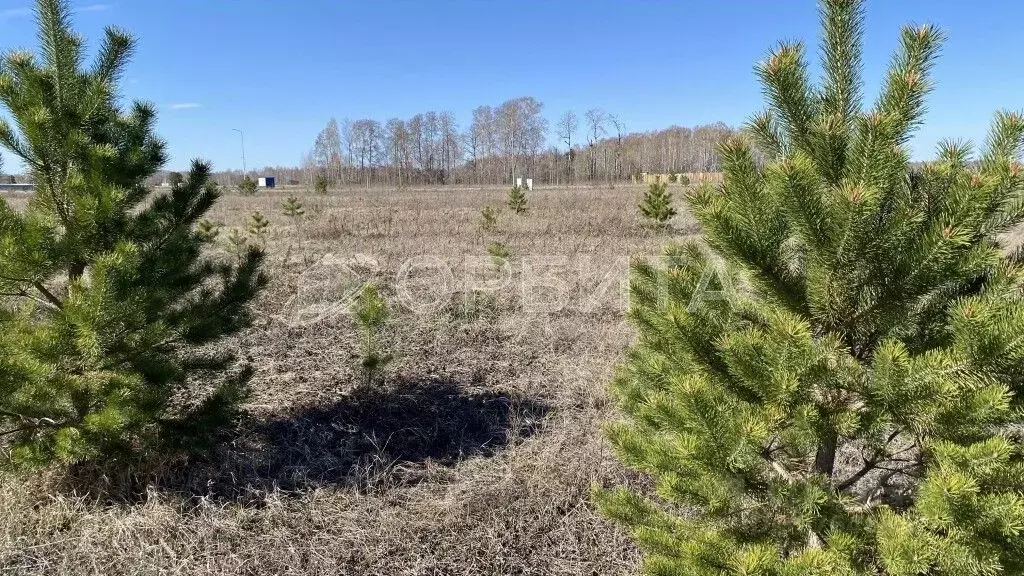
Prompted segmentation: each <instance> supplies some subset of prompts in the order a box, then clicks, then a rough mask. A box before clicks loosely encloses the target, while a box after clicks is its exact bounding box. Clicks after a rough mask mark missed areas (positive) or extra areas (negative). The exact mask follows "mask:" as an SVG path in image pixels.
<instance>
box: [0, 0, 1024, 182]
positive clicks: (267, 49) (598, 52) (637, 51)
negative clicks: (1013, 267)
mask: <svg viewBox="0 0 1024 576" xmlns="http://www.w3.org/2000/svg"><path fill="white" fill-rule="evenodd" d="M30 5H31V2H30V1H29V0H0V38H3V40H2V41H0V45H3V46H5V47H8V48H10V47H28V48H34V46H35V40H34V33H35V32H34V28H33V24H32V17H31V15H30V10H29V6H30ZM74 5H75V7H76V11H77V14H76V17H75V22H76V26H77V28H78V29H79V30H80V31H81V33H83V34H84V35H85V36H86V38H88V39H89V40H90V45H91V46H95V45H96V41H97V40H98V38H99V36H100V34H101V31H102V28H103V26H104V25H107V24H116V25H118V26H121V27H124V28H127V29H128V30H130V31H131V32H133V33H134V34H135V35H136V36H137V37H138V40H139V45H138V53H137V55H136V57H135V59H134V61H133V63H132V65H131V66H130V68H129V70H128V73H127V75H126V77H125V84H124V93H125V94H126V95H127V96H128V97H132V98H142V99H146V100H149V101H152V102H154V103H155V104H157V105H158V106H159V107H160V122H159V132H160V134H161V136H163V137H164V138H166V139H167V140H168V141H169V143H170V152H171V156H172V159H171V163H170V166H169V167H171V168H183V167H185V166H186V165H187V163H188V161H189V159H191V158H193V157H201V158H205V159H209V160H212V161H213V162H214V163H215V166H216V167H217V168H222V169H223V168H238V167H240V165H241V159H240V154H239V142H238V140H239V139H238V134H237V133H234V132H232V129H233V128H240V129H242V130H244V131H245V136H246V153H247V157H248V165H249V167H250V168H252V167H256V166H264V165H274V164H286V165H294V164H297V163H298V162H299V160H300V157H301V154H302V153H303V151H305V150H308V149H309V148H310V147H311V144H312V141H313V139H314V138H315V136H316V134H317V132H319V130H320V129H321V128H322V127H323V126H324V124H326V122H327V120H329V119H330V118H331V117H332V116H333V117H337V118H338V119H339V120H340V119H342V118H345V117H348V118H353V119H356V118H376V119H378V120H380V121H382V122H383V121H385V120H387V119H388V118H390V117H401V118H407V117H409V116H411V115H413V114H415V113H417V112H422V111H426V110H431V109H433V110H446V109H447V110H451V111H453V112H454V113H455V115H456V117H457V118H458V120H459V122H460V125H461V126H463V127H465V126H466V125H467V124H468V122H469V119H470V112H471V110H472V109H473V108H474V107H476V106H478V105H481V104H491V105H497V104H500V103H501V102H502V101H503V100H506V99H509V98H513V97H517V96H526V95H529V96H534V97H536V98H538V99H539V100H541V101H542V102H543V103H544V109H545V114H546V115H547V116H548V118H549V119H551V120H552V122H553V120H554V119H555V118H557V117H558V116H559V115H561V114H562V113H563V112H564V111H565V110H567V109H573V110H575V111H577V112H578V113H580V114H582V112H584V111H585V110H586V109H588V108H592V107H599V108H602V109H604V110H606V111H607V112H609V113H612V114H615V115H617V116H618V117H619V118H620V119H621V120H622V121H623V122H624V123H625V126H626V128H627V130H629V131H635V130H650V129H656V128H662V127H666V126H669V125H672V124H679V125H684V126H686V125H695V124H701V123H708V122H714V121H719V120H721V121H723V122H726V123H728V124H731V125H738V124H740V123H741V122H742V121H743V120H744V119H745V118H747V117H748V116H749V115H750V114H751V113H752V112H753V111H755V110H756V109H758V108H760V106H761V96H760V92H759V88H758V86H757V83H756V82H755V79H754V77H753V74H752V66H753V64H754V62H755V61H757V60H758V59H760V58H761V57H762V56H763V55H764V54H765V52H766V50H767V49H768V48H770V47H771V46H772V45H773V44H774V43H775V42H776V41H778V40H780V39H802V40H805V41H807V42H808V43H809V44H810V45H811V46H814V45H815V42H816V35H817V10H816V4H815V2H814V0H775V1H769V0H763V1H762V0H742V1H741V0H699V1H698V0H692V1H678V0H677V1H667V0H666V1H653V0H649V1H641V0H619V1H610V0H586V1H582V0H576V1H570V0H516V1H512V0H506V1H502V2H498V1H496V0H361V1H355V0H337V1H329V0H173V1H165V0H130V1H129V0H76V1H75V4H74ZM1022 20H1024V2H1021V1H1019V0H978V1H974V2H963V1H961V0H900V1H890V0H871V1H869V3H868V20H867V38H866V49H865V79H866V80H867V82H868V90H869V92H868V94H869V96H870V97H871V98H873V97H874V94H875V93H876V90H877V88H878V84H879V80H880V78H881V75H882V73H883V71H884V69H885V65H886V63H887V61H888V58H889V55H890V54H891V52H892V50H893V48H894V47H895V46H896V41H897V34H898V28H899V26H900V25H901V24H903V23H906V22H917V23H920V22H932V23H935V24H938V25H939V26H940V27H941V28H942V29H944V30H945V31H946V33H947V34H948V36H949V40H948V41H947V43H946V45H945V48H944V51H943V56H942V58H941V60H940V62H939V65H938V66H937V68H936V71H935V78H936V80H937V87H936V90H935V92H934V93H933V95H932V97H931V98H930V99H929V114H928V118H927V120H926V126H925V127H924V128H923V129H922V130H921V131H920V132H919V134H918V137H917V138H916V139H915V140H914V142H913V153H914V156H915V157H916V158H926V157H929V156H930V155H931V153H932V150H933V149H934V145H935V143H936V142H937V141H938V140H940V139H942V138H945V137H962V138H970V139H973V140H975V141H976V142H978V141H980V140H981V139H982V138H983V137H984V135H985V131H986V128H987V126H988V122H989V120H990V119H991V115H992V112H993V111H994V110H996V109H998V108H1013V109H1020V108H1022V107H1024V49H1021V47H1020V44H1019V40H1020V32H1019V24H1020V22H1021V21H1022Z"/></svg>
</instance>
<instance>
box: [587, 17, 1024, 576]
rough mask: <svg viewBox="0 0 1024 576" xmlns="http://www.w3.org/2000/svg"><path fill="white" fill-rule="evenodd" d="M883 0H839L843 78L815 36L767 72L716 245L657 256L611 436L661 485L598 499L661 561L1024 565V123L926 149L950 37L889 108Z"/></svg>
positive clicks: (773, 60) (710, 238)
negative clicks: (922, 152)
mask: <svg viewBox="0 0 1024 576" xmlns="http://www.w3.org/2000/svg"><path fill="white" fill-rule="evenodd" d="M863 6H864V2H862V1H857V0H825V1H823V2H822V8H821V9H822V12H823V13H822V17H821V22H822V29H823V46H822V50H821V52H822V58H821V66H820V68H821V70H822V73H821V74H822V81H821V84H820V86H819V85H815V83H813V82H812V80H811V70H812V64H811V63H810V62H808V59H807V57H806V56H805V54H804V49H803V45H802V44H800V43H783V44H780V45H779V46H778V47H777V48H775V49H774V50H773V51H772V53H771V54H769V56H768V57H767V58H765V59H764V60H763V61H762V62H761V63H760V64H759V65H758V67H757V74H758V76H759V77H760V79H761V82H762V83H763V84H764V94H766V98H767V100H768V102H767V108H766V110H765V111H764V112H761V113H760V114H757V115H755V116H754V117H753V119H752V120H751V122H750V125H749V126H748V129H749V130H748V135H746V136H745V137H742V138H735V139H732V140H729V141H728V142H726V143H725V144H723V145H722V146H721V148H720V150H719V158H720V161H721V164H722V168H723V172H724V181H723V182H722V183H721V184H720V185H715V186H712V185H710V184H704V185H703V186H701V187H700V188H698V189H697V190H695V191H692V192H690V193H689V195H688V200H689V204H690V206H692V209H693V213H694V215H695V217H696V218H697V220H698V221H699V222H700V225H701V230H702V235H703V238H702V239H701V240H700V241H691V242H689V243H687V244H685V245H683V246H675V247H671V248H669V249H668V250H667V251H666V255H665V262H664V265H663V266H656V265H652V264H650V263H646V262H638V263H636V264H635V265H634V267H633V276H632V279H631V282H630V294H631V306H630V311H629V317H630V319H631V321H632V323H633V325H634V326H635V327H636V329H637V333H638V337H637V341H636V343H635V344H634V345H633V346H632V348H631V349H630V351H629V353H628V355H627V357H626V361H625V364H624V365H623V366H622V367H621V369H620V370H619V371H618V373H617V376H616V378H615V380H614V383H613V386H612V392H613V397H614V399H615V401H616V403H617V405H618V407H619V408H620V409H621V411H622V416H623V418H622V419H621V420H620V421H618V422H616V423H614V424H612V425H611V427H610V438H611V441H612V444H613V445H614V446H615V448H616V450H617V452H618V454H619V455H620V456H621V458H622V459H623V460H624V461H625V462H626V463H628V464H629V465H630V466H633V467H635V468H637V469H638V470H640V471H643V472H644V473H647V474H650V475H651V476H653V480H654V485H655V487H656V492H657V498H651V497H648V495H647V494H642V493H638V492H637V491H634V490H631V489H620V490H614V491H608V492H599V493H598V494H599V496H598V501H599V504H600V507H601V509H602V510H603V511H604V513H605V514H607V515H609V516H611V517H612V518H614V519H616V520H618V521H620V522H621V523H623V524H624V525H625V526H627V527H629V528H630V529H631V531H632V532H633V534H634V535H635V537H636V538H637V540H638V541H639V544H640V547H641V549H642V550H643V552H644V569H645V571H646V572H647V573H648V574H658V575H663V574H665V575H667V574H678V575H684V574H685V575H694V576H697V575H715V576H725V575H729V576H740V575H745V576H750V575H760V576H769V575H770V576H784V575H797V574H799V575H802V576H839V575H844V576H883V575H884V576H940V575H942V576H946V575H953V574H957V575H964V576H967V575H972V576H974V575H985V576H1010V575H1018V574H1022V573H1024V434H1022V430H1024V339H1022V336H1021V335H1022V334H1024V259H1022V257H1021V251H1020V247H1019V246H1015V245H1014V244H1013V242H1012V241H1010V240H1009V238H1010V236H1008V235H1006V232H1008V231H1011V230H1019V227H1020V226H1021V225H1022V224H1024V168H1022V166H1021V154H1022V151H1024V116H1022V115H1021V114H1019V113H1007V112H1000V113H997V114H996V116H995V119H994V121H993V123H992V128H991V130H990V133H989V136H988V139H987V141H986V143H985V145H984V147H983V148H982V149H981V151H980V155H978V156H975V155H974V154H973V152H972V150H971V147H970V145H969V144H966V143H964V142H963V141H947V142H945V143H943V144H941V145H940V146H939V149H938V158H937V159H936V160H935V161H932V162H928V163H925V164H923V165H914V164H911V162H910V152H909V149H908V142H909V141H910V140H911V136H912V134H913V132H914V130H915V129H916V127H917V126H919V125H920V124H921V122H922V120H923V118H924V112H925V105H924V102H925V96H926V95H927V93H928V91H929V89H930V87H931V86H932V80H931V77H930V72H931V70H932V68H933V65H934V63H935V60H936V57H937V55H938V53H939V46H940V44H941V38H942V36H941V34H940V33H939V32H938V31H937V30H936V29H935V28H934V27H932V26H928V25H924V26H918V27H913V28H911V27H907V28H905V29H904V30H903V32H902V35H901V39H900V47H899V49H898V52H897V54H896V55H895V57H894V58H892V60H891V64H890V70H889V72H888V74H887V75H886V77H885V79H884V81H883V82H882V83H881V93H880V95H879V96H878V97H877V99H876V101H875V103H874V104H873V105H872V106H871V108H870V109H868V110H863V109H862V101H863V99H864V97H863V94H862V92H863V82H862V81H861V77H860V75H861V68H862V67H861V61H862V59H861V50H862V44H863V28H864V14H863ZM752 145H755V146H757V150H756V151H755V150H754V149H752V148H751V146H752ZM1018 242H1019V241H1018Z"/></svg>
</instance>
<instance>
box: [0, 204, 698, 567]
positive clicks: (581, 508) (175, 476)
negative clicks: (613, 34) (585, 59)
mask: <svg viewBox="0 0 1024 576" xmlns="http://www.w3.org/2000/svg"><path fill="white" fill-rule="evenodd" d="M506 193H507V191H506V190H505V189H504V188H487V189H479V188H476V189H473V188H446V189H436V188H435V189H412V190H403V191H397V192H396V191H394V190H362V189H358V190H347V191H341V192H338V191H335V192H332V193H330V194H328V195H325V196H319V195H314V194H311V193H309V192H306V191H304V190H287V189H284V190H282V189H279V190H274V191H267V192H261V193H260V194H258V195H257V196H255V197H242V196H238V195H234V194H231V195H228V196H227V197H226V198H224V199H223V200H222V202H221V203H220V204H219V205H218V206H217V207H216V208H215V211H214V214H213V217H214V218H215V219H218V220H221V221H223V222H224V223H225V225H226V227H225V229H224V230H223V231H222V233H221V235H220V238H219V239H218V244H217V248H216V249H217V250H224V246H225V242H224V239H225V238H226V236H227V235H228V232H229V230H230V228H232V227H238V228H243V227H244V223H245V221H246V220H247V219H248V217H249V215H250V214H251V213H252V212H253V211H256V210H258V211H260V212H261V213H262V214H264V215H265V216H266V217H267V218H268V219H269V220H270V222H271V226H270V228H269V232H268V235H267V237H266V248H267V252H268V255H269V257H268V271H269V272H270V274H271V276H272V282H271V285H270V287H269V289H268V290H267V291H266V293H265V294H264V295H263V297H262V298H261V302H260V316H259V320H258V321H257V322H256V324H255V325H254V326H253V327H252V328H250V329H249V330H248V331H247V332H246V333H245V334H243V335H242V336H241V337H240V338H238V339H237V341H235V342H232V343H231V345H232V346H235V347H237V349H238V350H239V352H240V355H241V356H242V357H243V358H244V359H245V360H246V361H247V362H249V363H251V365H252V366H253V368H254V369H255V376H254V378H253V380H252V383H251V385H252V394H251V397H250V399H249V401H248V403H247V405H246V406H245V418H244V419H243V421H242V422H241V423H240V424H239V426H238V428H237V429H236V430H232V431H230V433H228V434H226V435H225V437H224V438H221V439H218V440H217V443H216V448H215V449H214V451H213V453H212V454H211V456H210V457H209V458H207V459H203V460H190V461H174V462H162V463H160V464H159V465H154V467H153V468H152V469H148V470H147V471H146V472H141V471H137V472H134V473H132V474H126V475H124V476H123V477H111V476H110V475H109V474H101V473H98V472H96V471H95V470H89V469H77V470H73V471H71V472H70V473H58V472H57V471H49V472H46V473H44V474H42V475H40V474H34V475H31V476H24V477H22V478H16V479H13V480H5V482H4V484H3V485H2V487H0V530H2V532H0V571H2V573H4V574H62V575H73V574H325V575H327V574H330V575H336V574H374V575H381V576H384V575H387V576H393V575H427V574H489V575H491V574H600V575H614V574H630V573H633V572H634V571H635V567H636V562H637V551H636V549H635V548H634V546H633V544H632V543H631V542H630V540H629V539H628V538H627V537H626V536H625V534H623V533H622V532H621V531H619V530H618V529H617V528H615V527H614V526H612V525H610V524H609V523H608V522H606V521H605V520H603V519H602V518H600V517H599V516H598V515H597V514H596V513H595V512H594V511H593V510H592V508H591V506H590V504H589V493H590V489H591V486H592V485H593V484H595V483H598V484H611V483H639V482H642V479H641V478H638V477H636V476H634V475H632V474H631V473H629V472H627V471H626V470H624V469H623V468H622V467H621V465H619V464H618V463H617V461H616V460H615V458H614V457H613V455H612V454H611V452H610V450H609V446H608V444H607V443H606V442H605V441H604V439H603V437H602V434H601V426H602V422H603V421H605V420H607V419H608V418H609V417H611V416H612V414H613V413H612V410H611V407H610V406H609V404H608V401H607V399H606V395H605V386H606V383H607V382H608V380H609V378H610V377H611V375H612V372H613V369H614V366H615V364H616V363H617V362H618V361H619V359H620V358H621V356H622V352H623V350H624V349H625V347H626V346H627V344H628V342H629V340H630V337H631V332H630V329H629V327H628V326H627V324H626V323H625V320H624V309H625V299H624V288H625V281H626V273H627V270H626V263H627V259H628V257H630V256H631V255H637V254H646V255H656V254H657V253H658V251H659V248H660V246H662V245H664V244H665V243H666V242H667V241H668V239H669V236H670V235H669V234H657V233H655V232H653V231H651V230H649V229H647V228H645V227H644V226H643V224H642V222H640V221H639V219H638V217H637V216H636V208H635V206H636V202H637V200H638V197H639V195H640V193H641V187H639V186H619V187H617V188H615V189H605V188H593V189H591V188H577V189H569V188H562V189H538V190H536V191H534V192H533V193H532V194H531V198H530V200H531V205H530V212H529V213H528V214H527V215H525V216H516V215H514V214H512V213H510V212H509V211H507V210H503V212H502V214H501V215H500V217H499V220H498V224H497V227H496V228H495V229H493V230H490V231H487V230H484V229H483V228H482V226H481V222H482V218H481V215H480V211H481V209H482V208H483V206H484V205H485V204H490V205H491V206H493V207H496V208H497V207H503V203H504V199H505V194H506ZM289 195H296V196H299V198H300V200H301V201H302V202H303V203H304V205H305V207H306V215H305V217H304V218H303V219H302V220H301V221H296V222H293V221H291V220H290V219H289V218H287V217H286V216H284V215H283V214H282V210H281V202H282V200H283V199H284V198H285V197H286V196H289ZM677 196H678V192H677ZM693 231H694V225H693V222H692V220H690V219H689V218H688V217H687V216H685V215H681V216H678V217H677V218H676V220H675V222H674V230H673V232H672V234H671V235H675V236H677V237H678V236H682V235H685V234H689V233H692V232H693ZM492 242H501V243H503V244H504V245H505V246H506V247H507V249H508V251H509V252H510V257H509V258H508V261H507V262H505V263H504V264H502V265H501V266H499V265H498V263H496V262H493V261H492V259H491V258H490V257H489V256H488V254H487V247H488V246H489V245H490V244H491V243H492ZM225 257H229V256H227V255H225ZM365 281H373V282H376V283H377V284H378V285H379V286H380V287H381V288H382V290H383V292H384V293H385V295H386V296H387V297H388V299H389V302H390V303H391V312H392V315H391V320H390V324H389V327H388V330H387V333H386V334H385V341H386V342H387V344H388V346H389V348H390V350H391V351H393V352H394V353H395V355H396V358H395V360H394V362H393V363H392V364H391V365H390V366H389V367H388V368H387V370H386V372H385V375H384V382H383V383H377V384H374V385H372V386H369V387H366V386H359V382H360V376H359V344H358V341H357V335H356V329H355V324H354V321H353V319H352V318H351V317H350V316H349V315H348V314H346V313H345V306H344V302H345V298H346V297H347V296H346V295H347V294H349V293H350V292H351V291H352V289H353V287H354V286H358V285H359V284H360V283H361V282H365Z"/></svg>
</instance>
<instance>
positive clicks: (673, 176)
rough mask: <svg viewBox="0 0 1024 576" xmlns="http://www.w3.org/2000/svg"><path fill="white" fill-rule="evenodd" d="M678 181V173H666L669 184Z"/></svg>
mask: <svg viewBox="0 0 1024 576" xmlns="http://www.w3.org/2000/svg"><path fill="white" fill-rule="evenodd" d="M678 181H679V174H669V175H668V182H669V184H675V183H676V182H678Z"/></svg>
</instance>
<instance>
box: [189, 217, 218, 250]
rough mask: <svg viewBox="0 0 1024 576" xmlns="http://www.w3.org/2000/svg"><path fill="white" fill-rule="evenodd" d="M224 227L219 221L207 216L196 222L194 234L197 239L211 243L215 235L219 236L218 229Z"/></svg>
mask: <svg viewBox="0 0 1024 576" xmlns="http://www.w3.org/2000/svg"><path fill="white" fill-rule="evenodd" d="M223 227H224V224H223V223H221V222H214V221H213V220H210V219H208V218H203V219H202V220H200V221H199V223H198V224H196V235H197V236H199V239H200V240H202V241H203V242H205V243H207V244H213V243H214V242H215V241H216V240H217V237H218V236H220V229H221V228H223Z"/></svg>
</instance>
